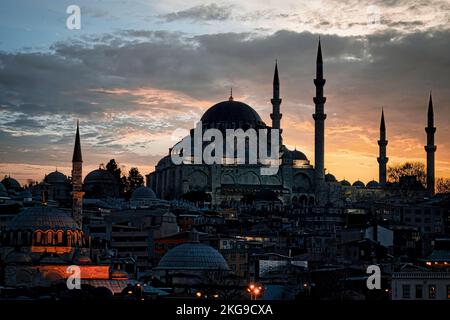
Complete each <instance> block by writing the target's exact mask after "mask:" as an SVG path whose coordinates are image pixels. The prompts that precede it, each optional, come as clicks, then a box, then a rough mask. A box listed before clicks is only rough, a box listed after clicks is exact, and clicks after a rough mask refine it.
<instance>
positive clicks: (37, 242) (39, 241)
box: [35, 231, 42, 244]
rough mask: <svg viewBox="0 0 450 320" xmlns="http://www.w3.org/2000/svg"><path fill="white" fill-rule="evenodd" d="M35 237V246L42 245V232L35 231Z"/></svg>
mask: <svg viewBox="0 0 450 320" xmlns="http://www.w3.org/2000/svg"><path fill="white" fill-rule="evenodd" d="M35 235H36V237H35V241H36V244H41V243H42V231H36V232H35Z"/></svg>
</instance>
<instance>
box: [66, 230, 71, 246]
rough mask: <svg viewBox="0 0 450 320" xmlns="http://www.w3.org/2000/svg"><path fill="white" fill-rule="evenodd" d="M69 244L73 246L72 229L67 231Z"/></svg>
mask: <svg viewBox="0 0 450 320" xmlns="http://www.w3.org/2000/svg"><path fill="white" fill-rule="evenodd" d="M67 246H68V247H71V246H72V231H70V230H69V231H67Z"/></svg>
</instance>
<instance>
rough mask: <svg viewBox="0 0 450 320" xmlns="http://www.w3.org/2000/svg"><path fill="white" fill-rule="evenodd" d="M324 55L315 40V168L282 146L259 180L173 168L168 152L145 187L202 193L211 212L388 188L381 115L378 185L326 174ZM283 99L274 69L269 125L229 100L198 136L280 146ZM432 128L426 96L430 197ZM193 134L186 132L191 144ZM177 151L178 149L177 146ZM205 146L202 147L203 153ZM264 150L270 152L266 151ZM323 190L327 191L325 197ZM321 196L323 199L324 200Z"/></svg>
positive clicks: (219, 167) (238, 170) (217, 169)
mask: <svg viewBox="0 0 450 320" xmlns="http://www.w3.org/2000/svg"><path fill="white" fill-rule="evenodd" d="M325 82H326V80H325V79H324V74H323V59H322V49H321V43H320V40H319V44H318V51H317V60H316V78H315V79H314V84H315V87H316V95H315V97H314V98H313V101H314V104H315V113H314V114H313V115H312V116H313V119H314V123H315V137H314V152H315V157H314V159H315V163H314V166H313V165H312V164H311V163H310V161H309V160H308V158H307V156H306V155H305V154H304V153H303V152H301V151H300V150H289V149H288V148H287V147H286V146H285V145H282V143H281V146H280V152H279V154H280V157H279V158H280V160H279V170H278V173H277V174H276V175H261V174H260V169H261V168H262V167H263V165H262V164H260V163H258V164H247V163H246V164H239V165H238V164H236V163H235V164H230V163H229V162H225V161H224V163H226V164H214V165H208V164H194V163H187V164H186V163H183V164H181V165H175V164H174V163H173V161H172V160H171V152H172V150H173V148H171V149H170V150H169V154H168V155H166V156H165V157H163V158H162V159H161V160H160V161H159V162H158V163H157V165H156V167H155V171H154V172H152V173H150V174H148V175H147V185H148V186H149V187H151V188H152V189H153V190H154V191H155V193H156V195H157V197H159V198H161V199H170V198H180V197H182V196H183V195H185V194H188V193H192V192H200V193H203V194H205V195H206V196H207V202H209V203H210V204H211V205H212V206H213V207H220V206H239V205H241V204H242V203H243V202H245V201H246V200H247V199H249V198H251V199H258V198H260V199H264V198H265V199H268V198H271V199H277V200H279V201H280V202H281V205H300V206H311V205H325V204H326V203H327V202H330V200H329V198H330V191H329V190H330V189H329V188H328V187H327V185H330V184H333V186H334V187H336V186H341V187H343V188H348V187H354V188H353V189H364V190H367V189H372V190H374V189H377V190H381V189H383V188H384V187H385V186H386V183H387V179H386V175H387V168H386V165H387V162H388V157H387V155H386V146H387V144H388V141H387V140H386V126H385V121H384V112H382V115H381V124H380V140H379V141H378V145H379V151H380V153H379V157H378V158H377V161H378V163H379V181H378V182H377V181H370V182H369V183H368V184H367V186H366V185H365V184H364V183H363V182H362V181H355V182H354V183H353V184H352V185H351V184H350V183H349V182H348V181H346V180H343V181H340V182H338V181H337V180H336V178H335V177H334V176H333V175H332V174H330V173H327V174H326V170H325V142H324V140H325V137H324V136H325V119H326V117H327V115H326V114H325V112H324V111H325V102H326V97H325V96H324V85H325ZM281 102H282V99H281V97H280V81H279V76H278V66H277V64H275V71H274V77H273V97H272V99H271V103H272V106H273V108H272V113H271V114H270V118H271V119H272V125H271V126H268V125H267V124H265V123H264V122H263V121H262V119H261V117H260V115H259V114H258V113H257V112H256V111H255V110H254V109H253V108H252V107H251V106H249V105H247V104H245V103H243V102H240V101H236V100H235V99H234V97H233V96H232V95H230V97H229V99H228V100H227V101H222V102H219V103H217V104H215V105H214V106H212V107H211V108H209V109H208V110H207V111H206V112H205V113H204V114H203V116H202V117H201V119H200V121H201V125H202V130H203V131H204V130H206V129H211V128H213V129H218V130H220V131H221V132H225V130H227V129H235V130H236V129H242V130H243V131H246V130H247V129H250V128H252V129H255V130H257V129H267V130H270V129H278V130H279V132H280V141H281V142H282V131H283V129H282V128H281V118H282V113H281V112H280V106H281ZM435 131H436V128H435V127H434V118H433V104H432V99H431V95H430V101H429V108H428V126H427V128H426V132H427V145H426V146H425V150H426V153H427V188H428V192H429V194H431V195H433V194H434V184H435V182H434V170H435V169H434V162H435V161H434V153H435V151H436V146H435V145H434V133H435ZM193 135H194V129H192V130H191V131H190V136H191V139H193ZM175 146H176V145H175ZM204 147H205V146H203V148H204ZM267 149H270V148H269V147H268V148H267ZM324 190H325V191H324ZM324 194H325V196H323V195H324Z"/></svg>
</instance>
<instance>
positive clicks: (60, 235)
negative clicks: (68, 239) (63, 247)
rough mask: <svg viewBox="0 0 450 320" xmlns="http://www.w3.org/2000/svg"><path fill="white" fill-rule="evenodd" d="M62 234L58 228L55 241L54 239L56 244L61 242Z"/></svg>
mask: <svg viewBox="0 0 450 320" xmlns="http://www.w3.org/2000/svg"><path fill="white" fill-rule="evenodd" d="M63 235H64V232H63V231H62V230H59V231H58V233H57V241H56V243H57V244H62V243H63Z"/></svg>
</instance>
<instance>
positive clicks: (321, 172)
mask: <svg viewBox="0 0 450 320" xmlns="http://www.w3.org/2000/svg"><path fill="white" fill-rule="evenodd" d="M314 84H315V86H316V96H315V97H314V99H313V101H314V104H315V105H316V109H315V113H314V114H313V118H314V122H315V128H314V159H315V164H314V167H315V174H316V180H318V181H324V179H325V167H324V162H325V160H324V158H325V119H326V118H327V115H326V114H325V113H324V105H325V101H326V98H325V97H324V96H323V87H324V85H325V79H324V78H323V61H322V47H321V44H320V38H319V47H318V50H317V62H316V78H315V79H314Z"/></svg>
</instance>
